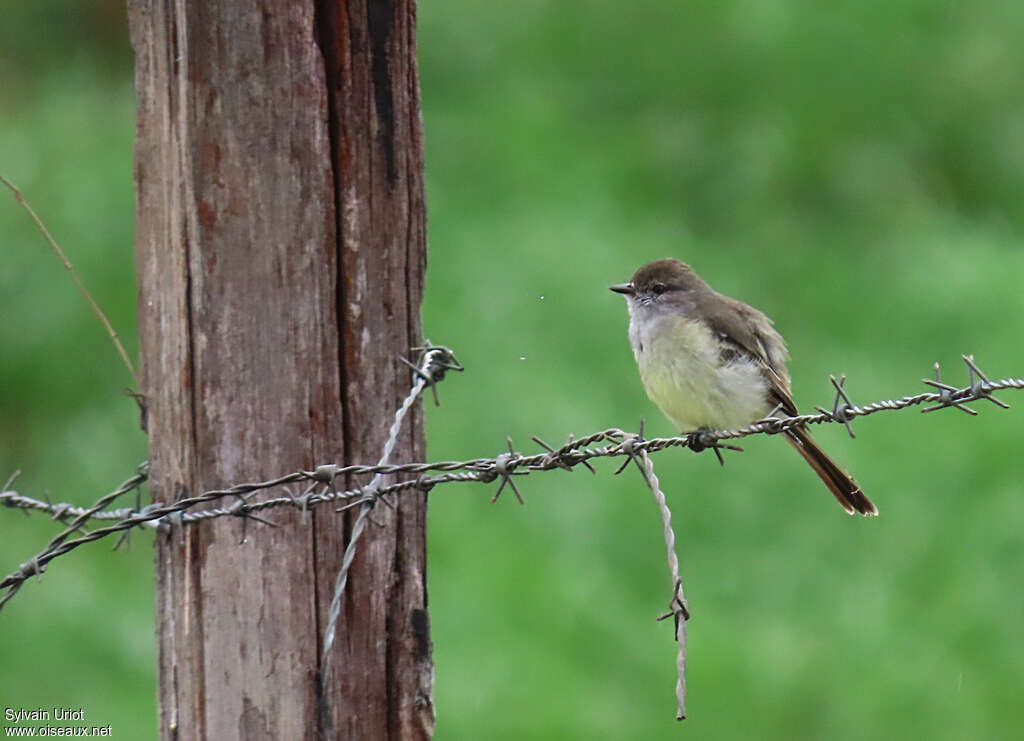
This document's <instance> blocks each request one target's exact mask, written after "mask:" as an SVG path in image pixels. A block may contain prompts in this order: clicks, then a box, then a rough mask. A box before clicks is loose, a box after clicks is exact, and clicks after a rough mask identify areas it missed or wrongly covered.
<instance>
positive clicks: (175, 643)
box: [128, 0, 433, 739]
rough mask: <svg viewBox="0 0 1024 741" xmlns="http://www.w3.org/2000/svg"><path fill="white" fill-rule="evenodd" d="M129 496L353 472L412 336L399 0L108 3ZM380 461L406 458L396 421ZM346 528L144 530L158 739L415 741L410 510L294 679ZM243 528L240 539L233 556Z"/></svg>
mask: <svg viewBox="0 0 1024 741" xmlns="http://www.w3.org/2000/svg"><path fill="white" fill-rule="evenodd" d="M128 9H129V19H130V25H131V31H132V43H133V45H134V47H135V52H136V95H137V99H138V136H137V143H136V187H137V234H136V260H137V273H138V282H139V336H140V340H141V354H142V369H143V391H144V393H145V394H146V397H147V400H148V405H149V434H150V456H151V479H150V480H151V487H152V494H153V498H154V499H155V500H162V501H167V500H173V499H177V498H180V497H182V496H185V495H188V494H193V493H196V492H198V491H202V490H204V489H207V488H211V487H218V486H222V485H228V484H232V483H236V482H239V481H252V480H259V479H263V478H266V477H269V476H273V475H276V474H279V473H284V472H287V471H292V470H295V469H297V468H308V467H310V466H312V465H314V464H315V463H322V462H328V461H344V462H375V461H376V459H377V457H378V456H379V454H380V450H381V448H382V447H383V444H384V441H385V438H386V435H387V429H388V427H389V425H390V421H391V417H392V415H393V414H394V411H395V409H396V408H397V407H398V404H399V403H400V401H401V399H402V398H403V397H404V396H405V393H406V392H407V390H408V386H409V373H408V371H407V370H403V369H402V367H401V366H400V364H399V363H398V362H397V360H396V356H398V355H401V354H405V353H407V352H408V349H409V347H410V346H413V345H415V344H417V343H418V341H419V340H420V325H419V307H420V301H421V297H422V291H423V273H424V267H425V257H426V247H425V224H424V221H425V213H424V204H423V183H422V168H423V148H422V135H421V124H420V110H419V92H418V80H417V74H416V64H415V8H414V5H413V3H412V2H411V0H394V2H373V0H367V2H359V1H358V0H351V1H350V2H345V0H338V1H336V2H324V1H323V0H300V1H298V2H295V1H293V0H245V1H243V0H211V1H209V2H187V0H129V2H128ZM395 459H399V460H401V459H405V460H423V459H424V444H423V436H422V418H421V413H420V411H419V410H418V409H417V410H415V411H414V413H413V415H412V416H411V418H410V420H409V421H408V422H407V428H406V430H405V431H404V432H403V435H402V439H401V442H400V444H399V447H398V449H397V450H396V453H395ZM352 516H354V515H351V514H346V515H342V514H336V513H335V512H334V511H333V508H331V507H322V508H319V509H318V510H316V511H315V512H313V513H310V514H307V515H306V516H302V515H301V514H300V513H298V512H295V511H284V510H280V509H279V510H275V511H273V512H272V513H271V514H270V515H269V517H270V518H271V519H272V520H274V522H276V523H277V524H278V527H276V528H271V527H266V526H263V525H260V524H258V523H255V522H250V523H248V527H246V528H244V530H243V525H244V523H243V522H241V521H240V520H237V519H232V520H231V521H229V520H227V519H224V518H221V519H218V520H214V521H210V522H207V523H204V524H202V525H199V526H194V525H190V526H188V527H184V528H181V527H179V528H175V529H174V530H173V531H172V532H171V534H170V535H169V536H163V537H159V538H158V539H157V546H156V551H157V553H156V560H157V611H156V613H157V614H156V618H157V633H158V648H159V667H160V668H159V687H160V689H159V707H160V733H161V736H162V738H164V739H232V738H237V739H262V738H267V739H310V738H314V737H316V736H317V735H318V734H319V735H320V736H321V737H323V738H362V739H387V738H403V739H404V738H427V737H429V736H430V734H431V732H432V730H433V705H432V673H433V667H432V663H431V658H430V638H429V627H428V621H427V614H426V583H425V557H426V556H425V523H426V497H425V495H421V494H417V493H410V494H407V495H404V496H403V497H402V499H401V503H400V506H399V507H398V508H397V509H396V510H392V509H389V508H386V507H380V508H377V511H375V512H374V515H373V517H374V520H375V521H376V522H377V523H379V524H381V525H382V526H381V527H375V526H371V527H370V528H368V530H367V532H366V533H365V535H364V538H363V540H362V542H361V544H360V550H359V553H358V555H357V557H356V560H355V563H354V564H353V568H352V570H351V572H350V575H349V581H348V588H347V591H346V598H345V601H344V603H343V607H342V617H341V620H340V622H339V627H338V637H337V639H336V641H335V645H334V651H336V652H337V653H336V654H335V655H334V656H332V664H333V669H332V675H331V676H332V678H333V679H332V681H331V683H330V685H329V686H325V687H322V688H321V687H320V686H319V682H320V678H319V675H318V671H317V668H318V666H319V661H320V656H319V652H320V642H321V641H322V638H323V633H324V627H325V622H326V618H327V611H328V606H329V604H330V600H331V596H332V595H331V590H332V587H333V583H334V578H335V575H336V573H337V569H338V566H339V565H340V562H341V556H342V553H343V551H344V548H345V544H346V539H347V535H348V531H349V528H350V526H351V521H350V519H349V518H350V517H352ZM243 532H245V533H247V537H246V538H245V540H244V542H243V541H242V534H243Z"/></svg>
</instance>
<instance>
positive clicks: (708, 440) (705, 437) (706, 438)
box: [686, 430, 743, 466]
mask: <svg viewBox="0 0 1024 741" xmlns="http://www.w3.org/2000/svg"><path fill="white" fill-rule="evenodd" d="M686 447H688V448H689V449H690V450H692V451H693V452H694V453H700V452H703V451H705V450H707V449H709V448H710V449H711V450H713V451H715V455H716V456H717V457H718V462H719V463H721V464H722V465H723V466H724V465H725V458H723V457H722V451H723V450H735V451H736V452H738V453H742V452H743V448H741V447H739V446H738V445H728V444H725V443H722V442H719V441H718V440H717V439H715V438H714V437H713V436H712V435H711V431H710V430H697V431H696V432H691V433H690V434H689V435H687V436H686Z"/></svg>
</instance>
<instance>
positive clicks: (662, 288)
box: [651, 283, 668, 296]
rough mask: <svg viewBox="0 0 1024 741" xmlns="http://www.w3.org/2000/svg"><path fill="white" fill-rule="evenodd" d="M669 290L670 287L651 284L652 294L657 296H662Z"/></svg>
mask: <svg viewBox="0 0 1024 741" xmlns="http://www.w3.org/2000/svg"><path fill="white" fill-rule="evenodd" d="M667 290H668V286H666V285H665V284H664V283H652V284H651V293H653V294H655V295H656V296H660V295H661V294H663V293H664V292H665V291H667Z"/></svg>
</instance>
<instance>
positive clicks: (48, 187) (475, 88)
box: [0, 0, 1024, 739]
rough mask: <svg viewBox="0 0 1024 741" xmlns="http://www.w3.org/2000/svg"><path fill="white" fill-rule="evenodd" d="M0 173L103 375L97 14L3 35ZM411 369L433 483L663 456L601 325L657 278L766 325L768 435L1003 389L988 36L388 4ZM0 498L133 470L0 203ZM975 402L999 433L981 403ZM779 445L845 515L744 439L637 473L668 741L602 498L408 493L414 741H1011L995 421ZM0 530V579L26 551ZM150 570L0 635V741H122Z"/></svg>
mask: <svg viewBox="0 0 1024 741" xmlns="http://www.w3.org/2000/svg"><path fill="white" fill-rule="evenodd" d="M9 5H10V7H8V8H5V19H4V23H3V24H0V49H2V51H0V111H2V115H0V172H3V173H4V174H5V175H7V176H8V177H9V178H11V179H12V180H13V181H14V182H16V183H17V184H18V185H19V186H21V187H22V189H23V190H24V192H25V194H26V196H27V197H28V198H29V199H30V200H31V202H32V203H33V204H34V205H35V207H36V209H37V210H38V211H39V213H40V215H41V216H42V217H43V218H44V219H45V220H46V222H47V223H48V225H49V226H50V228H51V230H52V231H53V233H54V234H55V235H56V236H57V238H58V239H59V240H61V241H62V243H63V244H64V246H65V248H66V249H67V250H68V252H69V253H70V255H71V258H72V260H73V261H74V262H75V263H76V266H77V268H78V270H79V272H80V273H81V274H82V276H83V278H84V279H85V281H86V282H87V283H88V284H89V285H90V286H91V287H92V289H93V291H94V292H95V293H96V295H97V298H98V299H99V301H100V303H101V304H102V305H103V306H104V307H105V308H106V309H107V311H108V313H109V314H110V316H111V318H112V320H113V322H114V324H115V326H116V327H118V329H119V330H120V332H121V334H122V337H124V338H125V340H126V342H127V343H128V345H129V348H130V349H131V351H132V352H134V351H135V350H134V348H135V347H136V343H135V339H134V337H133V333H134V327H133V323H134V289H133V280H134V270H133V266H132V259H131V240H132V220H133V202H132V171H131V146H132V135H133V100H132V91H131V68H130V61H131V55H130V49H129V47H128V43H127V38H126V32H125V28H124V22H123V18H122V10H121V8H120V3H118V2H112V1H111V0H103V1H102V2H94V3H88V4H81V3H79V4H76V3H71V2H68V1H67V0H46V1H45V2H42V1H40V0H36V2H33V3H20V4H9ZM419 15H420V73H421V81H422V89H423V101H424V119H425V125H426V141H427V186H428V207H429V218H430V221H429V235H430V248H431V251H430V260H429V263H430V265H429V275H428V284H427V287H428V295H427V300H426V305H425V306H424V327H425V331H426V333H427V335H428V336H429V337H430V338H431V339H433V340H435V341H437V342H443V343H445V344H448V345H450V346H452V347H453V348H455V349H456V351H457V352H458V354H459V357H460V359H461V360H462V361H463V363H464V364H465V365H466V367H467V372H466V373H465V374H462V375H456V376H453V377H451V378H450V379H449V380H448V381H446V382H445V383H444V384H443V386H442V388H441V395H442V402H443V406H442V407H441V408H440V409H433V408H432V407H430V406H428V410H429V411H428V448H429V453H430V457H431V458H432V459H440V458H469V457H474V456H480V455H493V454H495V453H497V452H500V451H501V449H502V448H503V446H504V437H505V435H511V436H512V438H513V439H514V440H515V441H516V443H517V445H518V446H520V448H521V449H523V450H532V449H533V445H532V443H529V442H528V439H529V435H530V434H537V435H539V436H541V437H543V438H545V439H547V440H548V441H549V442H552V443H554V442H558V441H561V440H563V439H564V438H565V437H566V436H567V435H568V434H569V433H575V434H577V435H581V434H585V433H588V432H591V431H593V430H596V429H600V428H604V427H609V426H621V427H635V426H636V424H637V423H638V421H639V419H640V417H641V416H645V417H647V418H648V424H647V430H648V432H649V433H650V434H656V435H661V434H670V433H672V432H673V430H672V429H671V428H670V427H669V425H668V423H667V422H665V421H664V420H663V419H661V417H660V416H659V415H658V413H657V411H656V410H655V409H654V408H653V406H652V405H651V404H650V403H649V402H647V401H646V399H645V398H644V396H643V392H642V390H641V388H640V384H639V381H638V379H637V377H636V373H635V369H634V367H633V360H632V357H631V355H630V352H629V348H628V344H627V341H626V336H625V327H626V314H625V309H624V307H623V306H622V301H621V299H620V298H619V297H616V296H614V295H612V294H610V293H608V292H607V290H606V286H608V285H609V284H611V283H613V282H618V281H621V280H624V279H625V278H627V277H628V276H629V275H630V273H631V272H632V270H633V269H634V268H635V267H636V266H637V265H639V264H640V263H642V262H645V261H647V260H649V259H653V258H658V257H664V256H676V257H680V258H682V259H685V260H687V261H689V262H691V263H692V264H694V265H695V266H696V267H697V269H698V270H699V271H700V272H701V273H702V274H703V275H704V277H705V278H707V280H708V281H709V282H711V284H712V285H713V286H715V287H716V288H718V289H719V290H721V291H723V292H725V293H728V294H731V295H734V296H737V297H739V298H742V299H744V300H746V301H748V302H750V303H752V304H754V305H755V306H758V307H759V308H761V309H763V310H764V311H765V312H766V313H768V314H769V315H770V316H772V317H773V318H774V319H775V321H776V324H777V326H778V327H779V328H780V330H781V331H782V332H783V333H784V335H785V336H786V338H787V339H788V341H789V343H790V348H791V350H792V351H793V353H794V355H795V358H794V360H793V361H792V364H791V370H792V371H793V377H794V385H795V390H796V398H797V402H798V403H800V404H802V405H803V406H804V407H808V408H809V407H810V406H812V405H814V404H824V403H826V402H827V401H828V400H829V387H828V383H827V375H828V374H829V373H837V374H838V373H848V374H849V375H850V380H849V382H848V388H849V390H850V392H851V393H852V394H853V396H854V399H855V400H856V401H860V402H867V401H872V400H875V399H879V398H889V397H892V396H900V395H904V394H909V393H915V392H917V391H918V390H919V389H920V385H919V383H918V379H919V378H920V377H922V376H930V375H931V364H932V363H933V362H934V361H941V362H942V363H943V367H944V370H945V374H946V377H947V379H950V380H955V381H961V380H963V379H964V378H965V373H964V371H963V368H962V365H960V363H959V355H960V353H962V352H973V353H976V354H977V356H978V359H979V362H980V363H981V365H982V367H983V368H985V369H987V370H988V371H989V372H990V374H992V375H994V376H1010V375H1013V376H1022V375H1024V350H1022V342H1021V339H1022V323H1024V297H1022V291H1021V279H1022V276H1024V253H1022V251H1021V250H1020V248H1019V245H1018V240H1019V232H1020V229H1021V226H1022V225H1024V206H1022V203H1021V198H1020V194H1021V193H1022V192H1024V78H1022V77H1021V75H1020V70H1021V69H1024V43H1021V42H1022V41H1024V36H1022V34H1024V6H1021V5H1020V4H1018V3H1010V2H1005V1H1004V2H999V1H997V0H993V1H992V2H981V3H973V4H967V3H959V2H938V3H936V2H931V1H929V0H897V1H896V2H887V3H882V2H874V1H869V2H861V3H839V4H822V3H812V2H808V1H807V0H802V1H801V0H745V1H738V0H737V1H731V2H707V1H706V0H704V1H700V0H698V1H697V2H692V3H686V4H666V3H661V2H653V1H650V0H639V1H638V2H636V3H633V4H630V5H628V6H624V5H623V4H621V3H612V2H607V0H604V1H601V2H598V1H596V0H591V1H589V2H582V3H573V4H555V3H544V2H538V1H537V0H532V1H531V0H527V2H523V3H517V4H515V5H514V6H508V7H498V6H494V5H489V4H480V3H471V2H462V1H458V2H456V1H448V2H441V3H436V4H435V3H431V4H424V5H423V6H421V7H420V10H419ZM0 235H3V237H2V238H3V247H4V249H3V267H2V269H0V347H2V348H3V360H2V362H0V478H2V477H5V476H6V474H7V473H8V472H10V471H12V470H13V469H15V468H20V469H22V471H23V474H22V477H21V478H20V479H19V480H18V483H17V487H18V488H20V489H21V490H23V491H25V492H26V493H28V494H33V495H42V494H43V493H44V492H47V491H48V492H49V494H50V496H51V497H52V498H53V499H55V500H62V501H65V500H66V501H72V502H76V503H85V502H91V501H92V500H93V499H95V497H96V496H97V495H98V494H99V493H101V492H104V491H108V490H109V489H110V488H112V487H114V486H116V485H117V484H118V483H119V482H120V481H121V480H123V479H124V478H126V477H127V476H128V475H129V474H130V473H131V472H132V470H133V468H134V466H135V465H136V463H137V462H138V461H139V460H141V459H142V458H143V457H144V456H145V440H144V437H143V436H142V434H141V433H140V432H139V431H138V425H137V415H136V412H135V409H134V404H133V403H132V402H131V400H130V399H127V398H125V397H124V396H123V395H122V392H121V389H122V387H124V386H126V385H128V384H129V382H130V379H129V378H128V376H127V373H126V371H124V369H123V367H122V366H120V364H119V361H118V358H117V356H116V354H115V353H114V351H113V350H112V348H111V347H110V345H109V342H108V341H107V340H106V338H105V337H104V334H103V330H102V329H101V328H100V327H99V325H98V324H97V322H96V321H95V319H94V318H93V317H92V316H91V315H90V314H89V312H88V311H87V309H86V308H85V306H84V304H83V303H82V301H81V299H80V298H79V297H78V295H77V294H76V292H75V290H74V288H73V287H72V285H71V283H70V282H69V281H68V280H67V277H66V276H65V275H64V274H63V271H62V269H61V268H60V267H59V264H58V263H57V261H56V260H55V258H54V257H53V256H52V254H50V252H49V249H48V247H47V246H46V245H45V244H44V243H43V241H42V238H41V237H40V236H39V235H38V233H36V232H35V230H34V228H33V226H32V225H31V223H30V222H29V220H28V218H27V216H26V214H25V213H24V212H23V211H21V210H20V209H19V208H18V207H17V206H16V205H15V203H14V201H13V199H12V198H10V197H9V196H8V195H5V194H3V193H0ZM1004 396H1005V398H1006V400H1007V401H1009V402H1011V403H1014V402H1016V406H1018V407H1019V406H1020V401H1021V400H1019V399H1016V398H1014V395H1012V394H1010V393H1007V394H1005V395H1004ZM981 412H982V416H981V417H980V418H977V419H972V418H968V417H967V416H966V415H962V414H959V413H957V412H953V411H949V412H942V413H937V414H934V415H929V416H927V417H922V416H920V415H917V414H915V413H913V412H910V413H903V414H898V415H892V416H884V415H879V416H876V417H872V418H870V419H865V420H861V421H859V422H857V423H856V429H857V432H858V437H857V439H856V440H850V439H848V438H847V437H846V436H845V433H844V432H843V431H842V430H841V429H825V430H822V431H821V432H820V433H817V435H818V437H819V439H820V440H821V441H822V443H823V444H824V445H825V446H826V447H827V448H828V449H829V450H830V451H831V452H832V453H833V454H834V455H835V457H837V458H838V459H839V460H841V461H843V462H844V463H845V464H847V465H848V467H849V469H850V470H851V471H852V472H854V474H855V475H856V476H857V478H858V480H859V481H860V482H861V483H862V485H863V486H864V488H865V490H866V491H867V492H868V494H869V495H870V496H871V497H872V498H873V499H874V500H875V502H876V503H877V504H878V505H879V507H880V509H881V511H882V516H881V517H879V518H878V519H877V520H870V521H869V520H861V519H851V518H848V517H846V516H845V515H844V514H843V513H842V511H841V510H840V509H839V507H838V506H836V504H835V503H834V502H833V501H832V499H831V497H830V496H829V494H828V492H827V491H826V490H825V489H824V488H823V487H822V486H821V485H820V483H819V482H818V481H817V479H816V478H815V477H814V476H813V474H812V473H811V472H810V471H809V470H807V469H806V467H805V466H804V465H803V464H802V462H801V461H800V460H799V458H798V457H797V456H795V455H793V454H792V453H790V452H788V451H786V452H783V451H784V450H785V448H786V446H784V445H782V443H781V442H779V441H776V440H773V439H771V438H758V439H750V440H748V441H746V442H745V443H744V447H745V449H746V452H745V453H743V454H742V455H738V454H736V455H732V456H730V457H729V464H728V465H727V466H726V467H725V468H724V469H721V468H720V467H719V466H718V465H717V463H716V462H715V461H714V459H713V458H712V457H709V456H699V457H698V456H694V455H692V454H689V453H685V452H679V451H669V452H665V453H661V454H659V455H658V457H657V458H656V464H657V468H658V472H659V475H660V477H661V481H662V484H663V486H664V488H665V490H666V492H667V493H668V495H669V498H670V501H671V503H672V505H673V511H674V514H675V525H676V532H677V536H678V539H679V553H680V558H681V561H682V569H683V574H684V578H685V580H686V586H687V596H688V597H689V599H690V603H691V608H692V611H693V619H692V621H691V623H690V650H689V667H690V670H689V677H688V679H689V687H690V702H689V710H690V714H691V718H690V719H689V720H687V721H686V722H685V724H684V725H682V726H680V725H678V724H676V722H675V720H674V719H673V713H674V704H673V703H674V700H673V687H674V682H675V679H674V668H673V662H674V648H673V645H672V641H671V635H670V633H671V628H670V627H669V626H668V625H667V624H666V623H655V622H654V618H655V617H656V616H657V615H658V614H659V613H660V612H662V611H663V609H664V607H665V605H666V604H667V601H668V598H669V596H670V585H669V584H668V577H667V569H666V567H665V563H664V544H663V543H662V539H661V532H660V524H659V522H658V517H657V513H656V510H655V508H654V506H653V504H652V502H651V501H650V499H651V498H650V495H649V493H648V492H647V490H646V489H645V488H644V486H643V484H642V483H641V481H640V479H639V477H638V476H637V474H636V473H635V471H628V470H627V472H625V473H623V474H622V476H620V477H618V478H612V477H611V475H610V474H611V472H612V471H613V470H614V466H613V464H612V463H611V462H605V463H601V464H599V465H598V474H599V475H598V476H590V475H589V474H588V473H586V472H585V471H582V470H581V471H578V472H575V473H572V474H567V473H564V472H552V473H549V474H545V475H542V476H532V477H530V478H528V479H522V480H521V481H520V483H521V488H522V489H523V490H524V494H525V495H526V497H527V506H526V507H519V506H518V505H516V504H515V503H514V500H512V499H510V498H503V500H502V501H501V502H500V503H499V504H498V505H497V506H491V505H489V504H488V503H487V499H488V494H489V491H485V490H484V487H480V486H475V485H473V486H469V485H467V486H463V487H462V488H459V487H458V486H457V485H452V486H451V487H449V488H441V489H437V490H435V491H434V492H433V493H432V494H431V511H430V532H429V542H430V546H429V547H430V574H429V576H430V610H431V618H432V627H433V637H434V642H435V660H436V662H437V686H436V693H437V697H436V700H437V706H438V727H437V737H438V738H439V739H448V738H488V739H521V738H538V739H540V738H551V739H565V738H586V739H592V738H609V739H612V738H616V739H617V738H652V737H656V736H658V737H661V736H664V734H666V733H673V734H685V735H687V736H688V737H692V738H716V739H726V738H764V739H792V738H801V739H822V738H828V739H875V738H900V737H906V738H932V739H965V738H1011V737H1015V736H1016V735H1017V734H1018V733H1019V729H1020V728H1021V727H1022V726H1024V709H1022V706H1021V704H1020V702H1019V697H1018V695H1019V688H1020V687H1021V686H1022V684H1024V648H1022V647H1021V644H1020V641H1019V640H1018V637H1019V636H1018V634H1019V631H1020V625H1021V620H1022V618H1024V604H1022V599H1021V597H1020V595H1019V593H1018V590H1017V589H1016V585H1017V584H1018V582H1019V576H1020V575H1019V569H1018V568H1017V564H1018V563H1020V562H1021V560H1022V558H1024V537H1022V535H1021V533H1022V532H1024V516H1022V515H1021V514H1020V508H1019V499H1020V496H1021V494H1022V485H1021V470H1022V468H1021V466H1022V461H1021V455H1020V440H1021V435H1020V430H1021V424H1022V422H1021V416H1020V415H1021V412H1020V411H1019V410H1018V409H1016V408H1015V409H1013V410H1010V411H1009V412H1001V411H999V410H996V409H995V408H994V407H991V406H990V405H984V406H982V407H981ZM53 532H54V526H53V524H52V523H50V522H48V521H46V520H44V519H42V518H39V517H33V518H32V519H24V518H22V517H21V516H19V515H17V513H13V512H10V513H0V533H3V537H2V538H0V566H2V568H0V570H2V571H3V572H5V573H6V572H7V571H10V570H11V569H12V568H14V567H15V566H16V565H17V564H18V563H19V562H20V561H22V560H24V559H25V558H27V557H28V556H29V555H30V554H32V553H34V552H35V551H36V550H38V548H39V547H41V545H42V544H43V543H45V541H46V540H47V539H48V538H49V537H50V536H51V535H52V533H53ZM149 541H150V538H148V537H147V536H145V535H137V536H136V537H135V542H134V543H133V546H132V550H131V552H130V553H129V554H124V553H118V554H111V553H110V552H109V545H107V546H105V545H103V544H99V545H95V546H91V547H89V548H85V549H83V550H81V551H79V552H78V553H77V554H75V556H73V557H68V558H65V559H62V560H60V561H57V562H55V563H54V564H53V565H52V566H51V567H50V569H49V570H48V571H47V573H46V575H45V577H43V579H42V580H41V581H40V583H31V584H28V585H26V586H25V588H24V589H23V591H22V593H21V594H20V595H19V596H18V597H17V599H15V600H14V601H13V602H12V603H11V604H10V605H9V607H8V608H6V609H5V610H4V612H3V613H2V614H0V655H2V656H3V657H4V658H3V662H2V664H0V706H5V707H8V706H9V707H37V706H40V705H43V706H47V705H55V704H65V705H73V706H83V707H84V708H85V710H86V713H87V716H88V717H89V718H90V719H91V720H95V722H97V723H111V724H112V726H113V730H114V732H115V736H116V737H120V738H152V737H154V735H155V721H154V716H155V700H154V695H155V689H154V687H155V686H154V650H153V637H152V598H153V588H152V569H151V567H150V563H151V561H150V556H149Z"/></svg>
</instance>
